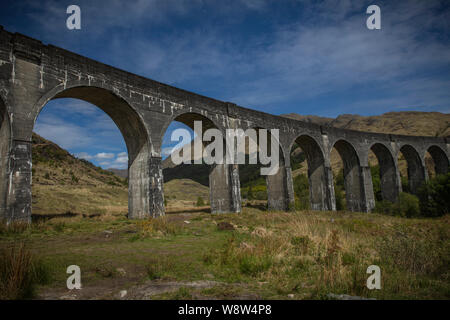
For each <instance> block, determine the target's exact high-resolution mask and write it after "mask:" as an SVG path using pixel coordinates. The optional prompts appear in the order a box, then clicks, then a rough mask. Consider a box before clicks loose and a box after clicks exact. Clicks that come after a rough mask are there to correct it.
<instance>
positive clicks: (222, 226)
mask: <svg viewBox="0 0 450 320" xmlns="http://www.w3.org/2000/svg"><path fill="white" fill-rule="evenodd" d="M217 228H218V229H219V230H234V226H233V225H232V224H231V223H229V222H226V221H222V222H219V223H218V224H217Z"/></svg>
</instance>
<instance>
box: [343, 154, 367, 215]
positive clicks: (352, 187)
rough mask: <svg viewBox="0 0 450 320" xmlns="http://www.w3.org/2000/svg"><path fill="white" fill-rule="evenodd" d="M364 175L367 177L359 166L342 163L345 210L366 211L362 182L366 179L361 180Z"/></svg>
mask: <svg viewBox="0 0 450 320" xmlns="http://www.w3.org/2000/svg"><path fill="white" fill-rule="evenodd" d="M364 174H366V175H367V172H365V170H363V169H362V167H360V166H359V165H353V166H348V165H347V164H346V163H345V162H344V185H345V198H346V203H347V209H348V210H350V211H354V212H363V211H366V206H365V200H364V190H365V188H364V187H363V181H364V180H367V179H364V178H363V175H364ZM369 174H370V171H369ZM371 183H372V182H371Z"/></svg>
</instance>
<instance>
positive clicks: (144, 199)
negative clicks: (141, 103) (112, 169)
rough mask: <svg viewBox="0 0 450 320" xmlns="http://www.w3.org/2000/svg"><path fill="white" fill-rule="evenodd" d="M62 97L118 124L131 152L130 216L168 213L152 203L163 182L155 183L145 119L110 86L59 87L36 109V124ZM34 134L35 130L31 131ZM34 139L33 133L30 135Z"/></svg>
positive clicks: (48, 94)
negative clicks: (92, 107)
mask: <svg viewBox="0 0 450 320" xmlns="http://www.w3.org/2000/svg"><path fill="white" fill-rule="evenodd" d="M61 98H72V99H79V100H83V101H86V102H89V103H91V104H93V105H95V106H97V107H98V108H100V109H101V110H103V111H104V112H105V113H106V114H107V115H109V117H110V118H111V119H112V120H113V121H114V123H115V124H116V126H117V127H118V129H119V130H120V132H121V133H122V136H123V138H124V140H125V144H126V147H127V151H128V217H129V218H133V219H142V218H145V217H148V216H149V214H151V215H153V216H158V215H161V214H164V207H163V202H162V201H151V198H152V196H153V193H156V194H157V193H159V191H158V190H155V189H160V188H162V182H160V181H158V178H157V179H156V181H155V183H151V180H152V181H154V179H150V178H151V177H150V175H151V173H150V167H151V158H150V150H151V141H150V136H149V134H148V130H147V128H146V125H145V122H144V120H143V119H142V118H141V116H140V115H139V114H138V112H137V111H136V110H135V109H134V108H133V107H132V105H131V104H130V103H129V102H128V101H126V100H125V98H124V97H122V96H120V95H119V93H118V92H116V91H114V90H112V89H111V88H109V87H108V86H105V87H102V86H99V85H87V84H76V85H66V86H62V85H59V86H57V87H55V88H53V89H52V90H51V91H49V92H47V94H45V95H44V96H43V97H42V98H41V99H40V100H39V101H38V103H37V104H36V105H35V106H34V107H33V112H34V114H33V122H32V126H33V127H34V124H35V123H36V120H37V117H38V115H39V113H40V112H41V110H42V109H43V108H44V107H45V105H46V104H47V102H48V101H50V100H54V99H61ZM31 131H32V130H31ZM28 134H29V135H30V137H31V132H29V133H28Z"/></svg>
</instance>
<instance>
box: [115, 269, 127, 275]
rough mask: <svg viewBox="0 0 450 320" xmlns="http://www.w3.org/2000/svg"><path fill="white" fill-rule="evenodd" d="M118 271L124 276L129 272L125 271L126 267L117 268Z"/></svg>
mask: <svg viewBox="0 0 450 320" xmlns="http://www.w3.org/2000/svg"><path fill="white" fill-rule="evenodd" d="M116 271H117V273H119V274H120V275H121V276H124V275H126V274H127V272H126V271H125V269H124V268H117V269H116Z"/></svg>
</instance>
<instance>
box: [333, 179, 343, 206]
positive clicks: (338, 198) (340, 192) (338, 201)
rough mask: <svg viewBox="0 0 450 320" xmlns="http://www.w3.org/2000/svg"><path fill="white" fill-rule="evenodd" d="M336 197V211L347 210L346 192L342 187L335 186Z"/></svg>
mask: <svg viewBox="0 0 450 320" xmlns="http://www.w3.org/2000/svg"><path fill="white" fill-rule="evenodd" d="M334 196H335V199H336V210H345V197H344V191H343V189H342V187H341V186H340V185H337V184H335V185H334Z"/></svg>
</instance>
